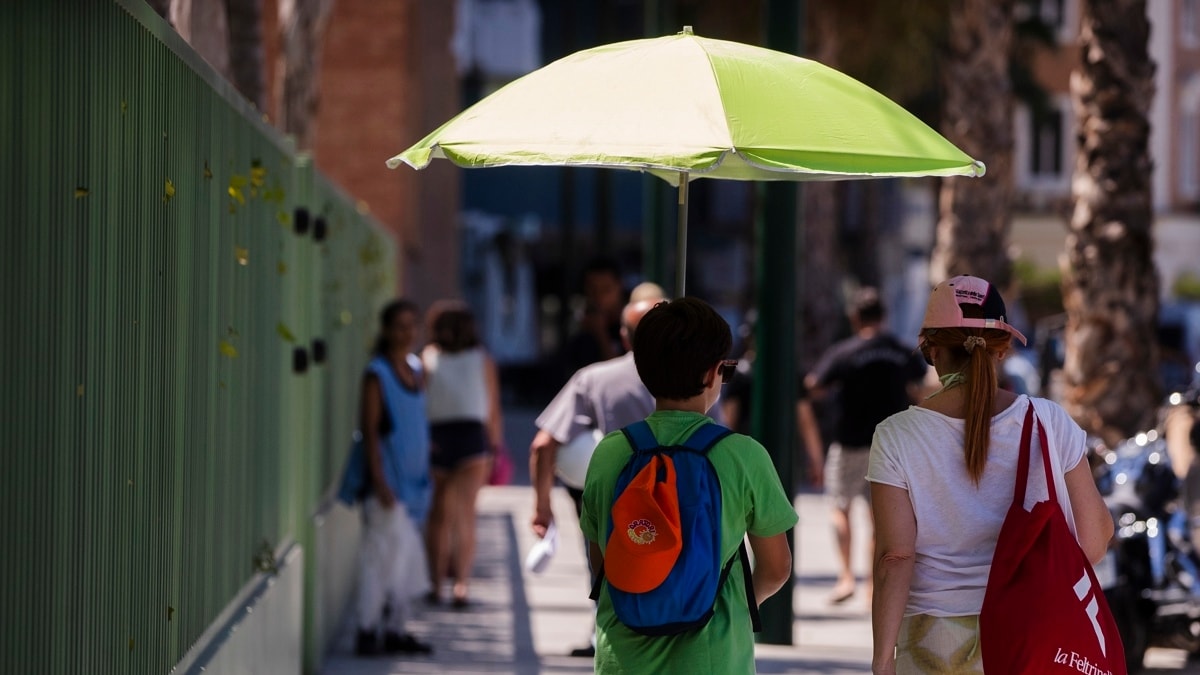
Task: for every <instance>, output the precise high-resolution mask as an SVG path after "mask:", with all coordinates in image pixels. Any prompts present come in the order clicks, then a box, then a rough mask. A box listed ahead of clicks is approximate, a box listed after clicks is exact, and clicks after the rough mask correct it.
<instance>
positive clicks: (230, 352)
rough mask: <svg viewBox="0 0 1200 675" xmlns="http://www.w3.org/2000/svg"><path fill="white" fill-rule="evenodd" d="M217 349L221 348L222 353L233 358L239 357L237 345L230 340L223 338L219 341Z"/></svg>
mask: <svg viewBox="0 0 1200 675" xmlns="http://www.w3.org/2000/svg"><path fill="white" fill-rule="evenodd" d="M217 349H219V350H221V354H223V355H224V356H228V357H229V358H231V359H236V358H237V357H238V350H237V347H234V346H233V345H232V344H231V343H230V342H229V341H227V340H221V341H220V342H218V343H217Z"/></svg>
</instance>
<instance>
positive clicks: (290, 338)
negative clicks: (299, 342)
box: [275, 321, 296, 343]
mask: <svg viewBox="0 0 1200 675" xmlns="http://www.w3.org/2000/svg"><path fill="white" fill-rule="evenodd" d="M275 332H276V333H279V337H281V338H283V341H284V342H292V343H294V342H296V336H295V335H293V334H292V331H291V329H290V328H288V327H287V324H285V323H284V322H282V321H280V322H279V323H277V324H275Z"/></svg>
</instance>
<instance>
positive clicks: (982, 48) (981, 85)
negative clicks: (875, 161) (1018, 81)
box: [930, 0, 1013, 288]
mask: <svg viewBox="0 0 1200 675" xmlns="http://www.w3.org/2000/svg"><path fill="white" fill-rule="evenodd" d="M1012 35H1013V0H994V1H989V2H980V1H978V0H954V1H953V2H951V3H950V31H949V36H948V37H949V49H948V51H949V54H948V58H947V59H946V69H945V74H944V82H945V98H944V105H943V108H942V115H943V118H942V124H941V126H942V133H943V135H945V137H946V138H947V139H948V140H949V141H950V142H951V143H954V144H955V145H957V146H958V147H959V148H961V149H962V150H963V151H964V152H966V153H967V154H968V155H970V156H971V157H977V158H979V159H981V160H983V161H984V162H985V163H986V164H987V176H986V177H985V178H983V179H969V178H949V179H945V180H944V181H943V183H942V189H941V195H940V200H939V202H940V203H939V212H940V216H939V220H938V225H937V242H936V244H935V245H934V250H933V258H932V260H931V262H930V274H931V276H932V277H933V281H935V282H936V281H941V280H943V279H946V278H948V277H952V276H955V275H958V274H972V275H974V276H977V277H982V278H984V279H987V280H988V281H991V282H992V283H994V284H996V285H997V286H999V287H1000V288H1005V287H1007V286H1008V284H1009V281H1010V277H1011V274H1012V263H1011V261H1010V260H1009V256H1008V231H1009V225H1010V223H1011V219H1010V207H1011V203H1012V194H1013V174H1012V171H1013V169H1012V166H1013V163H1012V154H1013V130H1012V118H1013V99H1012V83H1011V81H1010V79H1009V74H1008V62H1009V58H1008V57H1009V48H1010V46H1011V44H1012Z"/></svg>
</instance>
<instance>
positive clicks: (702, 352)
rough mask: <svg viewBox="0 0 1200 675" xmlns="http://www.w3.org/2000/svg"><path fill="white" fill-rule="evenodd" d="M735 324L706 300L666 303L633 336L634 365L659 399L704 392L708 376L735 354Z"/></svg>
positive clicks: (681, 398)
mask: <svg viewBox="0 0 1200 675" xmlns="http://www.w3.org/2000/svg"><path fill="white" fill-rule="evenodd" d="M732 346H733V336H732V334H731V333H730V331H729V324H728V323H727V322H726V321H725V319H723V318H721V315H720V314H717V312H716V310H714V309H713V308H712V307H710V306H709V305H708V303H706V302H704V301H703V300H697V299H696V298H683V299H681V300H675V301H674V302H665V301H664V302H660V303H659V304H657V305H655V306H654V307H653V308H652V309H651V310H650V311H649V312H646V315H645V316H643V317H642V320H641V322H640V323H638V326H637V332H635V333H634V334H633V361H634V363H635V364H636V365H637V371H638V375H639V376H640V377H641V378H642V383H643V384H645V385H646V389H649V390H650V394H651V395H652V396H654V398H663V399H671V400H676V401H680V400H683V399H688V398H691V397H693V396H696V395H698V394H700V393H701V392H703V391H704V373H705V371H707V370H708V369H709V368H712V367H713V366H715V365H716V364H717V362H718V361H721V360H722V359H724V358H726V357H727V356H729V350H730V348H731V347H732Z"/></svg>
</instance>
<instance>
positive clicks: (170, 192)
mask: <svg viewBox="0 0 1200 675" xmlns="http://www.w3.org/2000/svg"><path fill="white" fill-rule="evenodd" d="M174 197H175V184H174V183H172V182H171V179H170V178H168V179H166V182H165V183H163V201H164V202H169V201H171V200H172V199H173V198H174Z"/></svg>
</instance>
